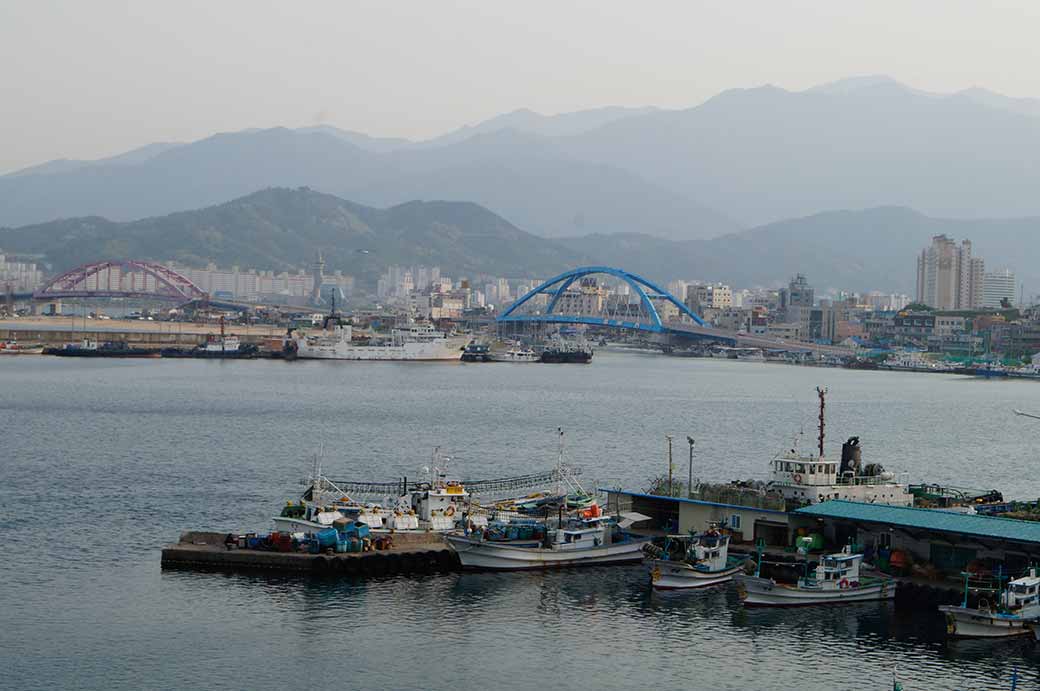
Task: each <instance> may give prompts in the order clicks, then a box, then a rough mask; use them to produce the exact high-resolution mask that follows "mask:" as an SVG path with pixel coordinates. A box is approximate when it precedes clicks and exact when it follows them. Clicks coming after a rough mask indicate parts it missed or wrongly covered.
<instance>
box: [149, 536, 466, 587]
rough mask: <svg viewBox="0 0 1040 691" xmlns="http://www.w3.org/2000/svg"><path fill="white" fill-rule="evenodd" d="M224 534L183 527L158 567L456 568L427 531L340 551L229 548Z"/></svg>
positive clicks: (350, 572)
mask: <svg viewBox="0 0 1040 691" xmlns="http://www.w3.org/2000/svg"><path fill="white" fill-rule="evenodd" d="M226 539H227V533H215V532H202V531H190V532H186V533H184V534H183V535H181V537H180V540H179V541H178V542H177V543H176V544H173V545H169V546H167V547H165V548H164V549H163V551H162V568H163V569H188V570H198V571H270V572H289V573H296V574H313V575H320V576H354V577H365V576H384V575H391V574H425V573H436V572H442V573H443V572H451V571H458V570H460V569H461V567H462V566H461V564H460V563H459V558H458V555H456V554H455V552H454V551H452V550H451V548H449V547H448V546H447V544H445V542H444V541H443V540H442V539H441V538H440V536H439V535H436V534H433V533H425V534H405V533H396V534H394V536H393V547H391V548H389V549H385V550H376V551H371V552H360V553H343V554H307V553H303V552H274V551H269V550H261V549H240V548H237V547H233V548H230V549H229V548H228V547H227V546H226V545H225V540H226Z"/></svg>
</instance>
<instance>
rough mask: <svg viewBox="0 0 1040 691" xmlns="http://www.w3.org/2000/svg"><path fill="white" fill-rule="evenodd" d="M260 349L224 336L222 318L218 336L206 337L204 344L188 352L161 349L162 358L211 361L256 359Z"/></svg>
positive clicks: (235, 337) (236, 337)
mask: <svg viewBox="0 0 1040 691" xmlns="http://www.w3.org/2000/svg"><path fill="white" fill-rule="evenodd" d="M259 355H260V349H259V348H257V347H256V345H254V344H252V343H242V342H241V341H239V340H238V336H227V335H225V334H224V317H221V318H220V336H219V337H217V336H212V335H211V336H208V337H207V338H206V342H205V343H204V344H202V345H200V346H196V347H195V348H192V349H190V350H185V349H183V348H163V350H162V356H163V357H172V358H203V359H211V360H247V359H252V358H255V357H258V356H259Z"/></svg>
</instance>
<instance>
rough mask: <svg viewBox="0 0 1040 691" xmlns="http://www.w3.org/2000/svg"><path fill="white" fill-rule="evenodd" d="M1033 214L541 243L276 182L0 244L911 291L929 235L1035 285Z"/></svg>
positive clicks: (54, 254)
mask: <svg viewBox="0 0 1040 691" xmlns="http://www.w3.org/2000/svg"><path fill="white" fill-rule="evenodd" d="M1038 230H1040V217H1038V218H1022V219H1004V220H947V219H938V218H932V217H929V216H925V215H923V214H921V213H918V212H916V211H913V210H910V209H906V208H899V207H879V208H873V209H865V210H862V211H834V212H826V213H820V214H815V215H813V216H809V217H804V218H797V219H792V220H787V221H781V222H777V223H772V224H768V225H764V226H761V227H758V228H753V229H751V230H747V231H742V232H738V233H732V234H728V235H724V236H721V237H717V238H712V239H709V240H690V241H684V242H676V241H672V240H667V239H664V238H658V237H653V236H650V235H643V234H637V233H616V234H609V235H606V234H589V235H585V236H582V237H576V238H563V239H544V238H541V237H538V236H536V235H533V234H531V233H528V232H525V231H524V230H521V229H519V228H518V227H516V226H514V225H513V224H512V223H510V222H509V221H507V220H505V219H503V218H502V217H500V216H498V215H497V214H495V213H493V212H491V211H489V210H488V209H485V208H483V207H481V206H479V205H477V204H473V203H468V202H444V201H437V202H408V203H405V204H400V205H396V206H392V207H390V208H386V209H377V208H372V207H370V206H366V205H361V204H357V203H354V202H350V201H346V200H344V199H340V198H338V197H335V196H332V195H329V194H324V193H321V192H317V191H314V190H310V189H306V188H296V189H287V188H273V189H265V190H262V191H260V192H255V193H253V194H250V195H247V196H244V197H241V198H238V199H235V200H233V201H230V202H226V203H223V204H219V205H215V206H211V207H207V208H203V209H199V210H195V211H185V212H178V213H174V214H169V215H166V216H158V217H151V218H145V219H142V220H137V221H132V222H115V221H110V220H107V219H104V218H101V217H97V216H92V217H80V218H73V219H66V220H59V221H52V222H49V223H44V224H37V225H30V226H24V227H20V228H14V229H11V228H8V229H3V228H0V247H2V248H3V249H5V250H7V251H10V252H15V253H19V254H32V255H41V256H44V257H45V258H46V261H48V262H50V263H51V264H52V265H53V268H54V269H55V270H63V269H68V268H71V267H73V266H76V265H78V264H81V263H84V262H87V261H91V260H96V259H103V258H104V259H109V258H125V257H134V258H139V259H153V260H170V259H172V260H176V261H179V262H182V263H185V264H189V265H194V266H204V265H206V264H207V263H209V262H214V263H216V264H217V265H219V266H222V267H230V266H232V265H238V266H241V267H243V268H246V267H252V268H260V269H275V270H295V269H299V268H305V267H307V266H308V265H309V264H310V262H311V261H312V259H313V257H314V254H315V252H316V251H318V250H321V251H322V252H324V254H325V257H326V260H327V265H328V268H329V270H336V269H340V270H343V271H345V272H347V273H350V274H354V275H356V276H358V277H360V278H361V279H362V280H365V281H368V282H370V283H371V282H372V281H374V280H375V278H376V276H377V275H378V273H379V272H381V271H382V270H383V269H384V268H385V267H386V266H387V265H389V264H426V265H437V266H441V267H442V268H443V269H444V271H445V272H446V273H447V274H448V275H451V276H454V277H461V276H468V277H474V276H476V275H477V274H492V275H500V276H508V277H514V278H532V277H537V278H546V277H548V276H550V275H552V274H555V273H558V272H560V271H563V270H565V269H567V268H572V267H575V266H579V265H584V264H605V265H611V266H619V267H622V268H624V269H628V270H630V271H633V272H636V273H639V274H642V275H644V276H646V277H647V278H650V279H652V280H655V281H658V282H661V283H664V282H667V281H669V280H671V279H673V278H684V279H699V280H705V281H725V282H727V283H729V284H731V285H734V286H738V287H751V286H763V287H777V286H780V285H782V284H783V283H784V282H786V281H787V280H788V279H789V278H790V277H791V276H792V275H794V274H795V273H805V274H807V275H808V278H809V280H810V282H811V283H812V284H813V285H814V286H815V287H816V288H817V290H818V291H819V292H821V293H822V292H825V291H827V290H831V289H848V290H857V291H866V290H879V289H880V290H887V291H897V292H906V293H910V292H912V290H913V287H914V286H913V283H914V271H915V263H914V257H915V255H916V253H917V252H919V251H920V249H921V248H922V247H924V246H925V245H926V244H927V242H928V241H929V238H930V237H931V236H932V235H934V234H937V233H948V234H950V235H952V236H954V237H956V238H958V239H961V238H971V239H972V240H973V241H974V242H975V249H976V252H977V254H978V255H980V256H982V257H984V258H985V259H986V261H987V267H988V268H989V269H995V268H999V267H1002V266H1005V265H1009V266H1012V267H1014V268H1016V269H1017V270H1018V275H1019V280H1020V281H1023V282H1024V283H1025V284H1026V286H1027V289H1029V290H1031V291H1033V292H1035V291H1036V290H1037V287H1038V286H1040V244H1038V243H1037V242H1036V241H1035V238H1036V234H1037V231H1038Z"/></svg>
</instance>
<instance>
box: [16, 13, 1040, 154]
mask: <svg viewBox="0 0 1040 691" xmlns="http://www.w3.org/2000/svg"><path fill="white" fill-rule="evenodd" d="M1038 20H1040V7H1026V8H1014V7H994V6H992V5H988V4H987V5H985V6H983V5H979V6H954V5H950V4H948V3H938V2H921V3H914V4H913V5H911V6H904V5H903V4H900V3H896V2H890V1H885V2H877V3H872V4H871V5H869V6H863V7H847V6H842V7H838V6H832V5H829V4H827V5H822V6H820V5H819V4H817V3H808V2H794V3H785V4H784V5H783V6H782V7H781V6H779V5H774V4H772V3H749V4H743V5H740V6H739V7H737V6H730V5H726V6H719V5H715V4H713V3H707V2H694V3H686V4H683V5H681V6H677V7H662V6H651V7H650V8H640V9H639V11H638V12H634V11H632V10H631V6H630V5H612V4H605V3H593V2H577V3H572V4H568V5H566V6H560V5H558V4H556V3H548V2H533V3H525V4H524V5H517V6H514V7H513V8H512V12H510V13H508V14H507V8H506V6H502V5H495V6H490V5H487V4H485V3H479V2H475V1H470V2H453V3H439V4H436V5H434V4H424V3H411V4H406V5H400V4H398V5H392V6H389V5H381V4H366V3H359V4H352V5H336V6H320V5H316V6H309V7H304V8H302V9H301V7H299V6H297V5H291V6H290V5H281V4H274V3H244V2H225V3H219V4H209V3H202V2H197V1H194V0H192V1H188V2H181V3H177V4H176V5H169V6H161V5H147V6H145V5H136V4H129V5H126V4H121V3H116V2H111V1H107V0H99V1H98V2H94V3H90V4H82V5H68V4H60V3H57V2H21V1H17V0H16V1H14V2H8V3H4V4H2V5H0V45H2V48H0V51H2V55H3V57H4V63H5V70H4V76H3V77H2V90H3V93H4V95H5V98H4V101H5V112H4V124H5V127H4V128H3V134H2V135H0V136H2V140H0V172H10V171H13V170H17V169H20V168H24V167H27V166H31V165H35V164H39V163H42V162H45V161H48V160H52V159H56V158H70V159H97V158H103V157H106V156H111V155H114V154H117V153H121V152H123V151H127V150H130V149H133V148H136V147H139V146H142V145H144V144H148V143H151V142H169V141H192V140H196V139H200V138H203V137H206V136H209V135H211V134H214V133H216V132H227V131H238V130H242V129H247V128H252V127H260V128H267V127H273V126H287V127H301V126H307V125H313V124H319V123H321V124H329V125H333V126H335V127H340V128H343V129H348V130H355V131H359V132H363V133H365V134H369V135H373V136H382V137H404V138H408V139H428V138H431V137H433V136H436V135H439V134H443V133H445V132H448V131H450V130H453V129H456V128H458V127H460V126H462V125H466V124H475V123H477V122H479V121H482V120H485V119H488V118H490V117H493V116H495V115H499V114H502V113H506V112H510V111H514V110H517V109H523V108H527V109H531V110H534V111H536V112H539V113H543V114H555V113H562V112H571V111H576V110H585V109H590V108H597V107H603V106H629V107H640V106H657V107H662V108H685V107H692V106H695V105H697V104H699V103H701V102H703V101H705V100H706V99H708V98H710V97H712V96H714V95H715V94H717V93H719V92H721V91H724V90H726V89H731V88H751V87H756V86H761V85H764V84H773V85H776V86H779V87H781V88H785V89H789V90H792V91H801V90H804V89H806V88H809V87H812V86H814V85H818V84H821V83H825V82H830V81H836V80H839V79H843V78H848V77H854V76H862V75H874V74H884V75H889V76H891V77H892V78H894V79H896V80H897V81H900V82H903V83H905V84H907V85H908V86H911V87H913V88H917V89H921V90H924V91H931V92H940V93H949V92H955V91H960V90H962V89H965V88H969V87H972V86H981V87H984V88H987V89H991V90H993V91H997V92H1000V93H1003V94H1006V95H1009V96H1013V97H1028V96H1033V95H1037V94H1040V85H1038V84H1037V83H1036V78H1035V77H1034V76H1033V75H1032V73H1031V72H1029V71H1022V70H1015V69H1009V66H1014V65H1028V64H1037V63H1038V62H1040V60H1038V58H1040V47H1038V46H1037V44H1036V42H1035V41H1034V40H1033V36H1034V34H1035V32H1034V28H1035V27H1036V26H1037V24H1038ZM994 36H999V37H1000V40H999V41H996V40H994V38H993V37H994ZM199 75H204V76H203V77H201V78H200V76H199Z"/></svg>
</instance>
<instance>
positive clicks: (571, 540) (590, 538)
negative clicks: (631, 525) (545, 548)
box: [553, 516, 613, 550]
mask: <svg viewBox="0 0 1040 691" xmlns="http://www.w3.org/2000/svg"><path fill="white" fill-rule="evenodd" d="M612 530H613V524H612V523H611V522H609V521H607V520H605V519H604V517H602V516H597V517H594V518H587V519H582V520H580V521H573V522H571V523H570V524H568V525H566V526H564V527H562V528H560V529H559V530H557V531H556V537H555V540H554V545H553V546H554V547H555V548H556V549H561V550H570V549H589V548H591V547H599V546H600V545H604V544H610V543H611V542H612V539H611V538H612Z"/></svg>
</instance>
